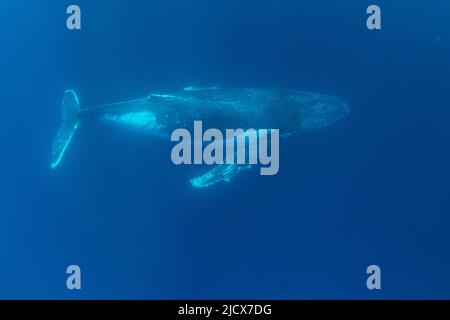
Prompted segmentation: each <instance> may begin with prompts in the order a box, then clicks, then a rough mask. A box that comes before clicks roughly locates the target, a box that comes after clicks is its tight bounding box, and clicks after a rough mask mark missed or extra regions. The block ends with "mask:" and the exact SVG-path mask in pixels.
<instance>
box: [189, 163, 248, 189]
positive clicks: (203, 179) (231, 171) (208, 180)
mask: <svg viewBox="0 0 450 320" xmlns="http://www.w3.org/2000/svg"><path fill="white" fill-rule="evenodd" d="M251 167H252V166H251V165H249V164H218V165H216V166H215V167H214V168H213V169H211V170H210V171H208V172H207V173H205V174H204V175H202V176H200V177H197V178H194V179H191V184H192V186H193V187H195V188H206V187H210V186H212V185H214V184H216V183H217V182H221V181H226V182H229V181H230V180H231V178H233V177H235V176H236V175H238V174H239V173H240V172H242V171H245V170H248V169H250V168H251Z"/></svg>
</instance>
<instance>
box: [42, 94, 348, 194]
mask: <svg viewBox="0 0 450 320" xmlns="http://www.w3.org/2000/svg"><path fill="white" fill-rule="evenodd" d="M348 112H349V108H348V105H347V104H346V103H345V102H343V101H341V100H340V99H338V98H336V97H334V96H331V95H326V94H319V93H314V92H307V91H298V90H292V89H280V88H234V89H233V88H230V89H223V88H219V87H211V88H201V87H187V88H185V89H184V90H182V91H179V92H174V93H168V94H157V93H152V94H149V95H147V96H146V97H143V98H140V99H134V100H128V101H122V102H117V103H110V104H105V105H100V106H93V107H83V108H82V107H81V106H80V102H79V100H78V97H77V94H76V93H75V91H74V90H66V91H65V94H64V98H63V101H62V108H61V113H62V124H61V127H60V128H59V131H58V133H57V135H56V138H55V140H54V142H53V149H52V159H51V165H50V166H51V167H52V168H56V167H58V165H59V164H60V163H61V160H62V158H63V155H64V153H65V151H66V149H67V147H68V146H69V144H70V141H71V140H72V138H73V135H74V133H75V132H76V131H77V129H78V128H79V127H80V125H82V124H85V123H88V122H92V121H99V120H102V121H108V122H112V123H116V124H120V125H123V126H126V127H129V128H132V129H137V130H139V131H141V132H143V133H147V134H150V135H152V136H155V137H160V138H165V139H167V140H169V141H170V136H171V133H172V132H173V131H174V130H176V129H179V128H189V127H191V126H192V124H193V123H194V121H197V120H201V121H202V122H203V123H204V124H205V125H207V126H209V127H210V128H219V129H221V130H226V128H255V129H262V128H277V129H279V131H280V134H281V136H290V135H294V134H298V133H301V132H303V131H307V130H314V129H320V128H323V127H326V126H329V125H331V124H332V123H334V122H336V121H338V120H340V119H341V118H342V117H344V116H345V115H346V114H348ZM249 168H251V165H245V164H244V165H243V164H218V165H214V167H213V168H212V169H211V170H210V171H208V172H206V173H205V174H203V175H201V176H199V177H196V178H193V179H191V184H192V186H194V187H198V188H202V187H207V186H211V185H214V184H215V183H217V182H220V181H230V179H232V178H233V177H234V176H236V175H237V174H239V173H240V172H242V171H244V170H247V169H249Z"/></svg>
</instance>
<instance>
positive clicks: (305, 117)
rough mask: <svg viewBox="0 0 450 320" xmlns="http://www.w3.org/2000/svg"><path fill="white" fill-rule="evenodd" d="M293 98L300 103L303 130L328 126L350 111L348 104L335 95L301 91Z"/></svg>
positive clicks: (301, 127)
mask: <svg viewBox="0 0 450 320" xmlns="http://www.w3.org/2000/svg"><path fill="white" fill-rule="evenodd" d="M291 98H292V99H293V100H294V101H295V102H296V103H298V104H299V110H300V129H302V130H308V129H320V128H324V127H327V126H329V125H331V124H332V123H334V122H336V121H339V120H340V119H342V118H343V117H344V116H346V115H347V114H348V113H349V108H348V105H347V104H346V103H345V102H343V101H342V100H340V99H338V98H336V97H334V96H329V95H322V94H317V93H311V92H301V93H299V94H296V95H292V96H291Z"/></svg>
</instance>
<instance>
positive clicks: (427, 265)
mask: <svg viewBox="0 0 450 320" xmlns="http://www.w3.org/2000/svg"><path fill="white" fill-rule="evenodd" d="M70 4H77V5H79V6H80V8H81V12H82V30H79V31H69V30H68V29H67V28H66V18H67V14H66V8H67V6H68V5H70ZM370 4H377V5H379V6H380V7H381V12H382V29H381V30H373V31H370V30H368V29H367V28H366V19H367V17H368V15H367V14H366V8H367V7H368V5H370ZM0 17H1V26H0V88H1V89H0V96H1V102H0V104H1V111H2V112H1V124H2V125H1V126H0V137H1V144H2V145H1V150H2V152H1V159H0V177H1V179H0V298H3V299H9V298H26V299H30V298H52V299H95V298H102V299H109V298H111V299H119V298H120V299H132V298H133V299H317V298H318V299H347V298H354V299H383V298H384V299H393V298H402V299H407V298H412V299H416V298H425V299H429V298H446V299H449V298H450V250H449V245H450V231H449V230H450V148H449V146H450V144H449V138H450V130H449V121H450V3H449V2H448V1H445V0H432V1H426V2H425V1H418V0H410V1H403V0H398V1H382V0H376V1H370V2H369V1H362V0H352V1H345V2H344V1H331V0H328V1H326V0H316V1H294V0H264V1H256V0H250V1H236V0H227V1H225V0H219V1H211V0H208V1H207V0H191V1H181V0H169V1H167V0H151V1H150V0H149V1H136V0H134V1H125V0H108V1H106V0H95V1H92V0H90V1H87V0H76V1H73V2H68V1H60V0H58V1H56V0H38V1H31V0H14V1H13V0H4V1H1V2H0ZM186 86H221V87H282V88H292V89H299V90H307V91H314V92H320V93H324V94H331V95H334V96H337V97H339V98H340V99H341V100H343V101H345V102H346V103H347V104H348V105H349V107H350V114H349V115H348V116H347V117H345V118H344V119H342V120H341V121H339V122H337V123H335V124H334V125H333V126H330V127H327V128H324V129H321V130H319V131H312V132H310V133H305V134H303V135H298V136H295V137H292V138H290V139H286V140H282V141H281V145H280V152H281V153H280V172H279V174H278V175H276V176H271V177H267V176H266V177H261V176H259V174H258V170H252V171H248V172H244V173H242V174H240V175H239V176H238V177H236V178H235V179H233V180H232V181H231V182H230V183H221V184H217V185H215V186H213V187H211V188H208V189H195V188H193V187H192V186H191V185H190V184H189V179H191V178H193V177H195V176H198V175H199V173H203V172H204V171H205V168H196V167H194V166H181V167H177V166H175V165H173V164H172V162H171V160H170V151H171V148H172V147H173V143H171V142H170V141H164V140H161V139H157V138H154V137H150V136H146V135H142V134H139V133H136V132H133V131H127V130H123V129H121V128H117V127H114V126H109V125H103V124H89V125H84V126H82V127H81V128H80V130H78V132H77V133H76V135H75V137H74V139H73V141H72V143H71V145H70V147H69V148H68V150H67V153H66V154H65V157H64V159H63V161H62V163H61V166H60V167H59V168H57V169H56V170H52V169H51V168H50V166H49V164H50V156H51V146H52V143H53V139H54V137H55V135H56V132H57V130H58V128H59V126H60V124H61V112H60V104H61V99H62V97H63V93H64V90H65V89H74V90H76V91H77V93H78V96H79V98H80V102H81V105H82V106H92V105H97V104H103V103H108V102H115V101H121V100H125V99H129V98H136V97H143V96H146V95H147V94H149V93H151V92H154V93H166V92H171V91H176V90H181V89H182V88H183V87H186ZM71 264H76V265H79V266H80V267H81V272H82V290H80V291H77V290H74V291H69V290H68V289H67V288H66V279H67V276H68V275H67V274H66V268H67V266H68V265H71ZM372 264H376V265H379V266H380V267H381V275H382V276H381V283H382V289H381V290H372V291H371V290H368V289H367V287H366V279H367V277H368V275H367V274H366V268H367V267H368V266H369V265H372Z"/></svg>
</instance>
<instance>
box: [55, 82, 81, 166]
mask: <svg viewBox="0 0 450 320" xmlns="http://www.w3.org/2000/svg"><path fill="white" fill-rule="evenodd" d="M79 110H80V103H79V101H78V97H77V94H76V93H75V91H73V90H66V91H65V93H64V99H63V101H62V107H61V115H62V121H63V122H62V125H61V127H60V128H59V130H58V133H57V135H56V138H55V141H54V142H53V149H52V160H51V164H50V166H51V167H52V168H56V167H57V166H58V165H59V163H60V162H61V159H62V157H63V155H64V152H65V151H66V149H67V147H68V146H69V143H70V141H71V140H72V137H73V134H74V133H75V131H76V130H77V128H78V126H79V125H80V122H79V120H78V119H77V118H76V117H75V116H74V114H75V113H76V112H78V111H79Z"/></svg>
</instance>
